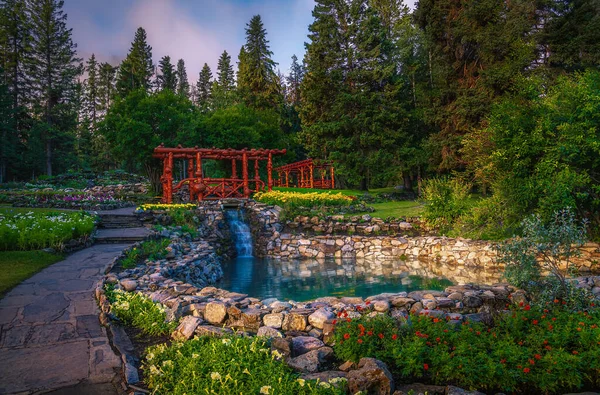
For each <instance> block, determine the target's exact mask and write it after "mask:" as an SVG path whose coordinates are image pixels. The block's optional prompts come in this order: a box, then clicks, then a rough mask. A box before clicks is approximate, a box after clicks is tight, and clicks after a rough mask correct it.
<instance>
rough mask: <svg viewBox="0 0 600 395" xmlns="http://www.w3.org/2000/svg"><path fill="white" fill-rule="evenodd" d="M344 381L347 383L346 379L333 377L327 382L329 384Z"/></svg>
mask: <svg viewBox="0 0 600 395" xmlns="http://www.w3.org/2000/svg"><path fill="white" fill-rule="evenodd" d="M345 381H348V379H347V378H345V377H335V378H332V379H331V380H329V382H330V383H331V384H337V383H343V382H345Z"/></svg>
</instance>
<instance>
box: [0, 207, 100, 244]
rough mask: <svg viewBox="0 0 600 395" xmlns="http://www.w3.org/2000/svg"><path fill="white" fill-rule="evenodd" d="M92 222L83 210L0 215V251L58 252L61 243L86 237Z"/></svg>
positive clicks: (92, 226)
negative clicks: (54, 250)
mask: <svg viewBox="0 0 600 395" xmlns="http://www.w3.org/2000/svg"><path fill="white" fill-rule="evenodd" d="M95 220H96V217H95V216H93V215H90V214H88V213H86V212H83V211H81V212H73V213H60V212H49V213H35V212H33V211H30V212H27V213H10V212H9V213H7V214H0V250H3V251H7V250H8V251H11V250H39V249H42V248H55V249H57V250H62V249H63V248H64V243H65V242H67V241H69V240H71V239H77V238H80V237H83V236H89V235H90V234H91V233H92V231H93V229H94V224H95Z"/></svg>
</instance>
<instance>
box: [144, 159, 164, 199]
mask: <svg viewBox="0 0 600 395" xmlns="http://www.w3.org/2000/svg"><path fill="white" fill-rule="evenodd" d="M144 167H145V168H146V175H147V176H148V179H149V180H150V190H151V191H152V193H154V194H155V195H160V194H161V193H162V184H161V183H160V176H161V173H162V171H161V170H160V169H159V168H157V167H156V166H153V165H152V164H146V165H144Z"/></svg>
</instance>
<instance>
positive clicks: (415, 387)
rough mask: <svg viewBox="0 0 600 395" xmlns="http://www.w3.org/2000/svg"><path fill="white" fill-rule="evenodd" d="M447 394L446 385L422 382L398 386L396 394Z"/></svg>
mask: <svg viewBox="0 0 600 395" xmlns="http://www.w3.org/2000/svg"><path fill="white" fill-rule="evenodd" d="M408 394H412V395H446V387H443V386H439V385H425V384H421V383H414V384H405V385H401V386H399V387H397V389H396V392H394V395H408Z"/></svg>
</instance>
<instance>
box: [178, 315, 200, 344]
mask: <svg viewBox="0 0 600 395" xmlns="http://www.w3.org/2000/svg"><path fill="white" fill-rule="evenodd" d="M201 323H202V319H201V318H197V317H192V316H190V315H188V316H185V317H183V319H182V320H181V322H180V323H179V325H178V326H177V328H176V329H175V331H174V332H173V333H172V334H171V337H172V338H173V339H175V340H189V339H191V338H192V336H194V332H195V331H196V328H197V327H198V325H200V324H201Z"/></svg>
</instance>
